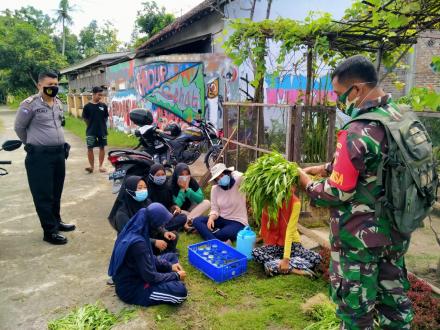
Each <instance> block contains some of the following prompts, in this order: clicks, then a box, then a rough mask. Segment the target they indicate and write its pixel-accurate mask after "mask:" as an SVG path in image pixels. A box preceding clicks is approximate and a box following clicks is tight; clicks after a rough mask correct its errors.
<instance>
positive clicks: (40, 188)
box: [25, 149, 66, 234]
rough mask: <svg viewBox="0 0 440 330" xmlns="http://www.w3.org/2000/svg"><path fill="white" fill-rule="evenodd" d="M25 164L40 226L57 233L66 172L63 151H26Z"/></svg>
mask: <svg viewBox="0 0 440 330" xmlns="http://www.w3.org/2000/svg"><path fill="white" fill-rule="evenodd" d="M48 150H49V149H48ZM25 166H26V172H27V177H28V182H29V187H30V189H31V193H32V197H33V199H34V204H35V209H36V211H37V214H38V217H39V218H40V222H41V227H43V231H44V233H45V234H51V233H57V232H58V224H59V223H60V221H61V216H60V204H61V194H62V193H63V186H64V177H65V174H66V163H65V152H64V150H59V151H58V150H57V151H55V152H54V151H53V150H52V151H49V152H46V151H44V150H43V151H31V152H28V154H27V156H26V159H25Z"/></svg>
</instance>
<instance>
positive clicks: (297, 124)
mask: <svg viewBox="0 0 440 330" xmlns="http://www.w3.org/2000/svg"><path fill="white" fill-rule="evenodd" d="M302 111H303V108H302V106H297V107H296V108H295V112H294V123H293V127H294V129H293V160H294V161H295V162H300V161H301V135H302Z"/></svg>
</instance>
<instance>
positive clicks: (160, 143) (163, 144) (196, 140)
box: [130, 109, 222, 169]
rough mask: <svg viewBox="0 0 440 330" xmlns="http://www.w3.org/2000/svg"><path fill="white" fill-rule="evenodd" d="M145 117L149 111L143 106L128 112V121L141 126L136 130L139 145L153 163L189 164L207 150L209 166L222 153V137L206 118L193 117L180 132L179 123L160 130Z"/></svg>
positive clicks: (207, 164)
mask: <svg viewBox="0 0 440 330" xmlns="http://www.w3.org/2000/svg"><path fill="white" fill-rule="evenodd" d="M146 116H149V115H148V112H147V111H146V110H143V109H136V110H133V111H131V112H130V119H131V121H132V122H133V123H134V124H135V125H137V126H140V128H139V129H137V130H136V131H135V135H136V136H137V137H138V138H139V142H140V145H139V147H142V150H144V151H146V152H147V153H148V154H150V155H152V156H153V160H154V162H155V163H160V164H162V165H164V166H165V167H167V166H168V167H171V168H172V167H174V166H175V165H176V164H177V163H186V164H188V165H191V164H194V162H195V161H196V160H197V159H198V158H199V157H200V155H201V154H202V153H203V152H206V156H205V159H204V163H205V166H206V167H207V168H208V169H209V168H210V167H211V166H212V165H213V164H214V162H215V160H216V159H217V157H218V155H219V154H220V153H221V149H222V144H221V136H220V134H219V132H217V130H216V128H215V127H214V125H213V124H212V123H210V122H209V121H206V120H204V119H196V120H194V121H193V123H192V126H190V127H187V128H185V129H184V130H183V131H182V129H181V128H180V126H179V125H177V124H170V125H168V126H167V127H165V129H164V130H163V131H162V130H160V129H159V128H158V127H157V125H156V124H153V123H150V122H148V123H147V121H146V120H145V117H146ZM145 123H146V124H145Z"/></svg>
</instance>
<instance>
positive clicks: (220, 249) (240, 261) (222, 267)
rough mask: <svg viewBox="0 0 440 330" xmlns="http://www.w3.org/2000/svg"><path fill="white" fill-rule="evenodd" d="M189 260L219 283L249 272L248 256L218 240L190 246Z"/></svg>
mask: <svg viewBox="0 0 440 330" xmlns="http://www.w3.org/2000/svg"><path fill="white" fill-rule="evenodd" d="M188 260H189V262H190V264H191V265H193V266H194V267H195V268H197V269H198V270H200V271H201V272H202V273H203V274H205V275H206V276H208V277H209V278H210V279H211V280H213V281H215V282H217V283H221V282H224V281H227V280H230V279H232V278H234V277H237V276H240V275H241V274H243V273H245V272H246V270H247V258H246V256H245V255H244V254H242V253H240V252H238V251H237V250H236V249H234V248H233V247H230V246H229V245H227V244H225V243H223V242H222V241H219V240H217V239H213V240H210V241H205V242H201V243H197V244H193V245H190V246H188Z"/></svg>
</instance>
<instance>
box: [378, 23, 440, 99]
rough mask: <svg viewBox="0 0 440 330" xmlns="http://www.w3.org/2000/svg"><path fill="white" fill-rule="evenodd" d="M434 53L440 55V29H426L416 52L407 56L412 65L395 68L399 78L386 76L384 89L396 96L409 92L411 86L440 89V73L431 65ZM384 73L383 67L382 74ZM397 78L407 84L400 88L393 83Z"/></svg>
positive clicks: (409, 63)
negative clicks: (406, 67)
mask: <svg viewBox="0 0 440 330" xmlns="http://www.w3.org/2000/svg"><path fill="white" fill-rule="evenodd" d="M434 55H439V56H440V31H437V30H433V31H425V32H424V33H422V35H421V36H420V38H419V40H418V42H417V44H416V45H415V50H414V54H413V55H412V56H411V55H409V56H407V57H406V62H407V63H408V65H409V66H410V67H409V68H408V69H397V70H395V71H394V73H395V74H396V75H397V78H385V80H384V81H383V82H382V87H383V89H384V91H385V92H387V93H391V94H392V95H393V97H394V98H399V97H401V96H403V95H405V94H406V93H408V92H409V90H410V89H411V87H433V88H435V89H436V90H440V73H436V72H434V71H433V70H432V69H431V67H430V64H431V60H432V57H433V56H434ZM384 73H385V71H384V69H383V68H382V70H381V75H383V74H384ZM396 79H397V80H399V81H401V82H404V83H405V84H406V86H405V87H404V88H403V89H400V90H398V89H397V88H396V87H395V85H394V84H393V81H394V80H396Z"/></svg>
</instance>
